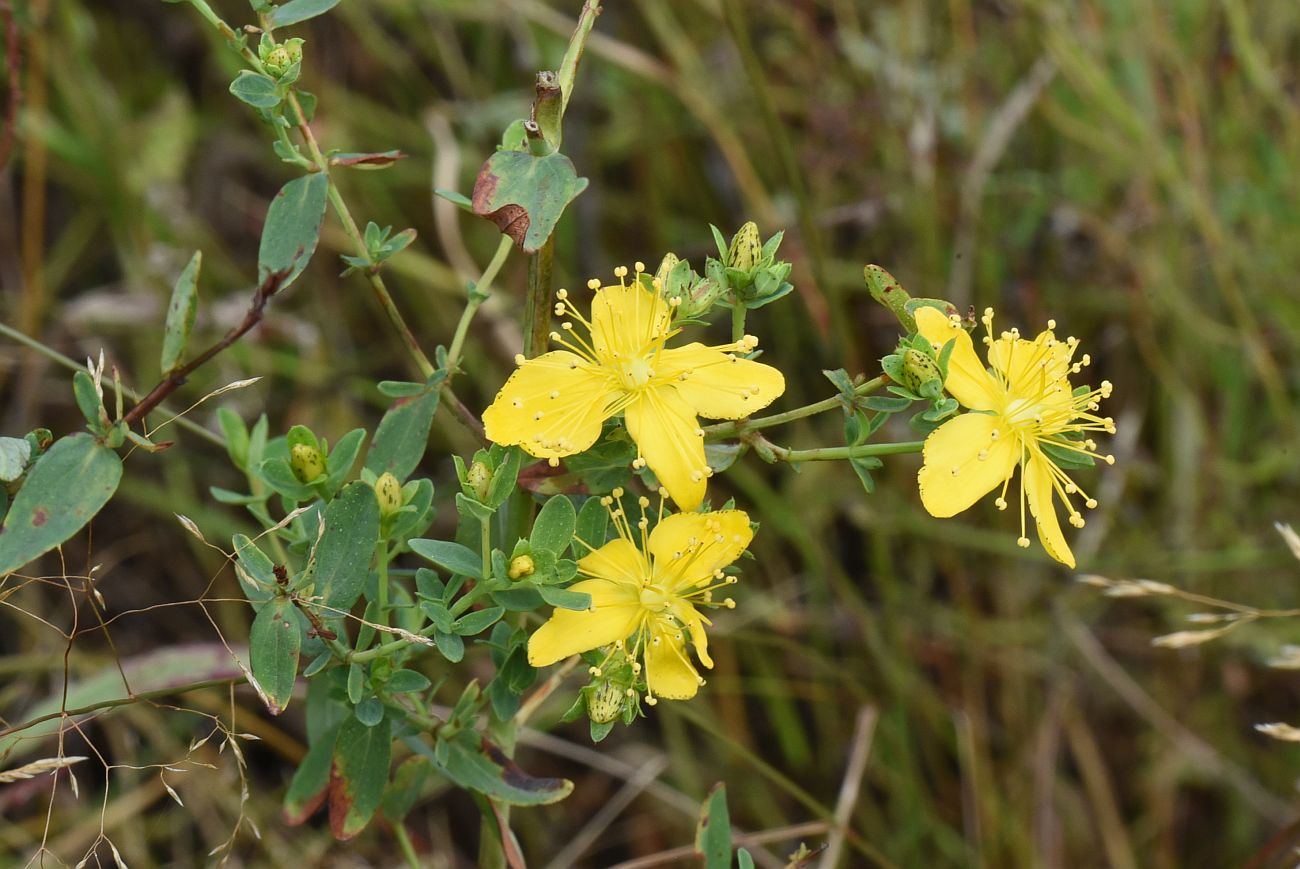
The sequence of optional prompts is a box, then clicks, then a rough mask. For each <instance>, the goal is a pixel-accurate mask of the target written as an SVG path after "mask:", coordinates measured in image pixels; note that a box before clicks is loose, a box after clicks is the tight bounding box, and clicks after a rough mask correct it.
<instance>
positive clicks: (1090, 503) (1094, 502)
mask: <svg viewBox="0 0 1300 869" xmlns="http://www.w3.org/2000/svg"><path fill="white" fill-rule="evenodd" d="M1083 506H1085V507H1087V508H1088V509H1089V510H1094V509H1096V507H1097V499H1096V498H1089V499H1088V500H1087V501H1084V502H1083Z"/></svg>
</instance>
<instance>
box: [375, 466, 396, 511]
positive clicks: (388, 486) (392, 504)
mask: <svg viewBox="0 0 1300 869" xmlns="http://www.w3.org/2000/svg"><path fill="white" fill-rule="evenodd" d="M375 500H376V501H378V502H379V515H380V516H383V517H385V518H387V517H388V516H392V515H393V514H394V513H396V512H397V511H398V510H400V509H402V484H401V483H399V482H397V478H396V477H394V476H393V475H392V473H391V472H389V471H385V472H384V473H383V474H382V475H381V476H380V477H379V479H378V480H375Z"/></svg>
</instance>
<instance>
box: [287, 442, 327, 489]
mask: <svg viewBox="0 0 1300 869" xmlns="http://www.w3.org/2000/svg"><path fill="white" fill-rule="evenodd" d="M289 467H290V468H292V469H293V475H294V476H295V477H297V478H298V479H299V480H300V481H302V482H304V483H311V482H313V481H314V480H316V478H317V477H319V476H320V475H321V474H323V473H325V457H324V456H322V455H321V452H320V450H318V449H316V447H313V446H311V445H310V444H294V445H293V448H292V449H290V451H289Z"/></svg>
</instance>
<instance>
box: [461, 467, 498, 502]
mask: <svg viewBox="0 0 1300 869" xmlns="http://www.w3.org/2000/svg"><path fill="white" fill-rule="evenodd" d="M465 482H467V483H469V486H470V488H471V489H473V490H474V494H475V495H477V496H478V499H479V500H480V501H487V496H488V484H489V483H491V482H492V472H491V471H490V470H488V466H487V465H485V464H483V463H482V462H475V463H474V464H472V465H470V466H469V471H468V472H467V473H466V474H465Z"/></svg>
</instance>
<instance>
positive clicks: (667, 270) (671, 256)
mask: <svg viewBox="0 0 1300 869" xmlns="http://www.w3.org/2000/svg"><path fill="white" fill-rule="evenodd" d="M679 262H681V260H680V259H679V258H678V256H677V254H675V253H671V252H669V253H666V254H664V258H663V260H662V261H661V262H660V263H659V268H658V269H656V270H655V280H656V281H658V282H659V285H660V286H661V287H663V288H665V289H666V288H667V287H668V275H670V274H672V271H673V269H675V268H677V264H678V263H679Z"/></svg>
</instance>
